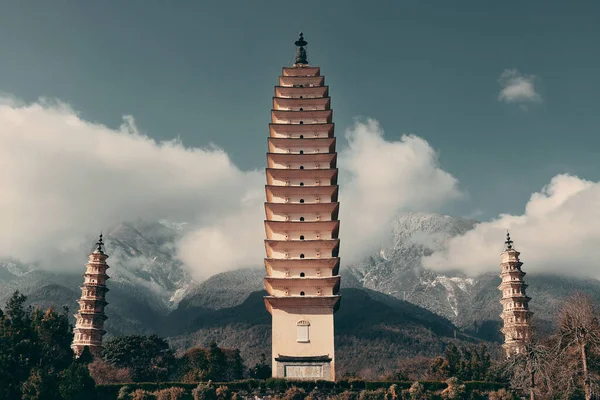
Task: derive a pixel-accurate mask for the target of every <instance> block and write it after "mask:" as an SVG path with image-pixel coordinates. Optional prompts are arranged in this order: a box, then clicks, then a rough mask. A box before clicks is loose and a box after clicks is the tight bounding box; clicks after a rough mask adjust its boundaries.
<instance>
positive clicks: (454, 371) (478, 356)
mask: <svg viewBox="0 0 600 400" xmlns="http://www.w3.org/2000/svg"><path fill="white" fill-rule="evenodd" d="M494 373H495V371H493V369H492V361H491V357H490V355H489V352H488V350H487V347H486V346H485V345H484V344H481V345H479V346H472V347H463V348H462V349H458V347H456V346H455V345H454V344H452V343H451V344H449V345H448V346H447V347H446V350H445V351H444V356H443V357H437V358H435V359H434V360H433V362H432V363H431V365H430V366H429V369H428V371H427V375H428V376H429V377H430V378H433V379H440V380H441V379H448V378H452V377H455V378H458V379H460V380H463V381H481V380H488V381H491V380H494V378H495V375H494Z"/></svg>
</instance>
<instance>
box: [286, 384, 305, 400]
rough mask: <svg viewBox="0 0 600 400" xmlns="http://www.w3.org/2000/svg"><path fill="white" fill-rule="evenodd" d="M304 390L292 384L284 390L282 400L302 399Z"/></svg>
mask: <svg viewBox="0 0 600 400" xmlns="http://www.w3.org/2000/svg"><path fill="white" fill-rule="evenodd" d="M305 394H306V392H305V391H304V389H301V388H298V387H296V386H292V387H291V388H289V389H288V390H286V391H285V394H284V395H283V400H304V398H305V397H306V396H305Z"/></svg>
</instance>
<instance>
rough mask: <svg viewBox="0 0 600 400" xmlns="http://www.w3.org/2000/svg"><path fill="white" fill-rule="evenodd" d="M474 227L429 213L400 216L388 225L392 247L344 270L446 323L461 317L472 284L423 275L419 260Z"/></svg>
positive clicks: (457, 278)
mask: <svg viewBox="0 0 600 400" xmlns="http://www.w3.org/2000/svg"><path fill="white" fill-rule="evenodd" d="M475 224H476V221H473V220H466V219H462V218H457V217H451V216H447V215H439V214H429V213H403V214H400V215H398V216H397V217H396V218H395V220H394V221H393V222H392V232H391V234H392V242H391V245H390V246H389V247H387V248H382V249H380V250H379V251H378V252H376V253H374V254H373V255H372V256H371V257H369V258H368V259H367V260H365V261H364V262H361V263H358V264H355V265H351V266H347V267H346V270H347V271H348V272H349V273H350V274H351V275H353V276H354V277H355V278H356V279H358V280H359V281H360V282H361V283H362V285H363V286H364V287H366V288H369V289H372V290H376V291H379V292H382V293H386V294H389V295H392V296H394V297H396V298H399V299H403V300H407V301H410V302H412V303H414V304H417V305H420V306H422V307H425V308H427V309H429V310H431V311H433V312H435V313H437V314H439V315H442V316H444V317H446V318H448V319H450V320H455V319H456V317H457V316H458V315H459V313H460V312H461V307H462V306H461V304H462V302H463V300H464V298H465V297H466V296H469V295H470V289H471V288H472V286H473V284H474V283H475V280H474V279H472V278H467V277H464V276H461V275H458V274H457V275H456V276H445V275H440V274H438V273H436V272H435V271H430V270H426V269H424V268H423V266H422V265H421V257H423V256H424V255H429V254H431V253H433V252H434V251H436V250H439V249H441V248H442V247H443V246H444V243H445V242H446V241H447V240H448V239H450V238H451V237H453V236H456V235H460V234H463V233H465V232H467V231H468V230H470V229H472V228H473V226H474V225H475Z"/></svg>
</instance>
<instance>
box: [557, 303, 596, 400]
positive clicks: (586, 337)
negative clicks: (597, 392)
mask: <svg viewBox="0 0 600 400" xmlns="http://www.w3.org/2000/svg"><path fill="white" fill-rule="evenodd" d="M596 314H597V313H596V309H595V306H594V303H593V302H592V299H591V298H590V297H589V296H587V295H584V294H581V293H576V294H574V295H573V296H571V297H570V298H569V299H568V300H567V301H566V302H565V304H564V306H563V308H562V309H561V311H560V313H559V315H558V321H559V338H560V342H559V346H560V347H561V348H562V349H563V350H565V351H568V350H573V349H575V350H576V351H577V352H578V353H579V356H580V360H581V367H580V368H581V373H582V376H583V387H584V392H585V399H586V400H590V399H591V398H592V387H591V381H590V371H589V368H588V352H589V351H590V349H595V348H596V347H597V346H598V345H599V344H600V323H599V322H598V319H597V317H596Z"/></svg>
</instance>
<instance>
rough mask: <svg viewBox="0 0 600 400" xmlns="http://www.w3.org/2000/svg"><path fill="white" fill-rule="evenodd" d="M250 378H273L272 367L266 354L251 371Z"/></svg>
mask: <svg viewBox="0 0 600 400" xmlns="http://www.w3.org/2000/svg"><path fill="white" fill-rule="evenodd" d="M250 377H251V378H254V379H268V378H270V377H271V367H270V366H269V364H267V357H266V356H265V354H264V353H263V354H261V355H260V360H259V361H258V363H256V365H255V366H254V368H252V369H251V370H250Z"/></svg>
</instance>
